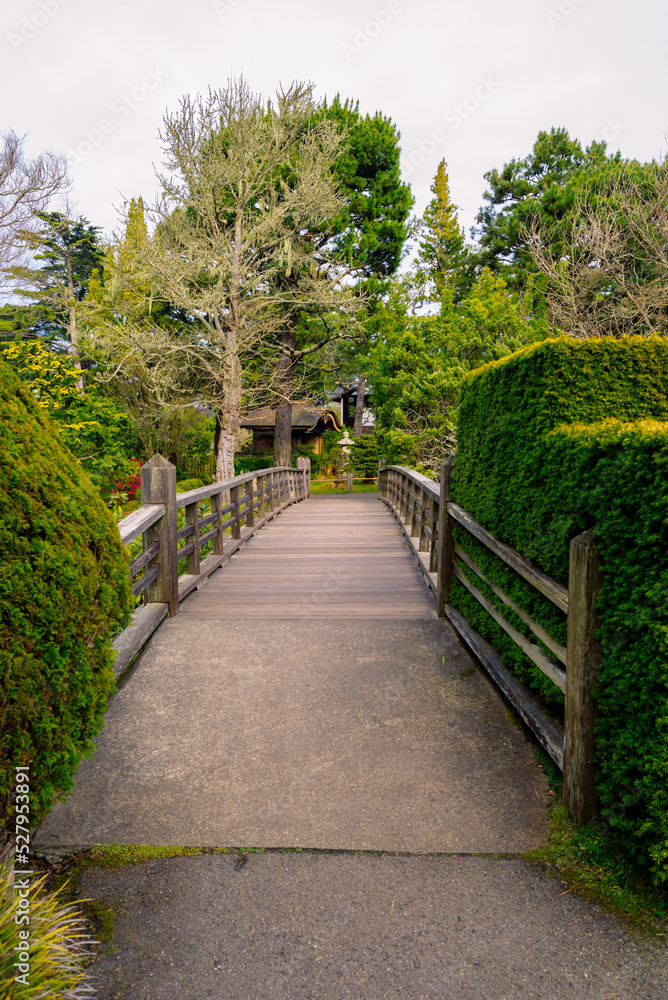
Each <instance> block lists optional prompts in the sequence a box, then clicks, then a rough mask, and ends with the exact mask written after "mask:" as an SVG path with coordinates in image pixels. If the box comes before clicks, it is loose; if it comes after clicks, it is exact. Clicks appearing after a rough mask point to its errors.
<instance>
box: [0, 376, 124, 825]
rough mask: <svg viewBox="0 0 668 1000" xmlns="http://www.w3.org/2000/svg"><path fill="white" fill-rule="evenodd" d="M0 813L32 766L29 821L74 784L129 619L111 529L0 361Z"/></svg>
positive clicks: (120, 551)
mask: <svg viewBox="0 0 668 1000" xmlns="http://www.w3.org/2000/svg"><path fill="white" fill-rule="evenodd" d="M0 423H1V424H2V438H1V442H0V512H1V513H0V551H1V552H2V558H3V567H2V574H0V760H1V761H2V764H1V765H0V810H1V812H2V823H3V824H4V825H5V827H6V828H7V829H9V828H11V826H12V825H13V824H12V818H11V817H12V812H13V808H12V807H11V806H10V802H11V795H12V785H13V776H14V770H13V769H14V766H15V765H17V764H23V765H29V766H30V778H31V781H30V793H31V801H30V808H31V814H30V818H31V823H33V824H37V823H39V822H40V821H41V820H42V819H43V818H44V816H45V815H46V813H47V812H48V810H49V808H50V807H51V805H52V803H53V801H54V799H55V798H56V797H57V796H60V795H63V794H65V793H66V792H67V791H69V789H70V788H71V786H72V780H73V776H74V774H75V772H76V769H77V767H78V765H79V762H80V760H81V758H82V756H83V755H85V754H88V753H90V752H92V742H91V741H92V738H93V737H94V736H95V735H96V734H97V733H98V732H99V731H100V729H101V727H102V723H103V717H104V712H105V709H106V705H107V698H108V696H109V694H110V693H111V691H112V690H113V688H114V675H113V661H114V652H113V650H112V647H111V641H112V636H113V634H114V632H115V631H118V630H119V629H120V628H121V627H123V626H124V625H125V624H126V623H127V622H128V621H129V608H130V601H131V591H130V584H129V579H128V571H127V566H128V560H127V555H126V552H125V549H124V548H123V545H122V544H121V541H120V537H119V534H118V528H117V526H116V522H115V520H114V518H113V516H112V515H111V513H110V512H109V511H108V510H107V509H106V507H105V506H104V504H103V503H102V501H101V500H100V498H99V496H98V494H97V492H96V490H95V489H94V488H93V486H92V484H91V482H90V480H89V479H88V478H87V476H86V475H85V474H84V472H83V471H82V469H81V466H80V465H79V463H78V462H77V460H76V459H75V458H74V456H73V455H72V454H71V453H70V452H69V451H68V450H67V448H65V446H64V445H63V444H62V442H61V441H60V439H59V437H58V433H57V431H56V429H55V427H54V425H53V424H52V422H51V420H50V418H49V417H48V416H47V414H46V413H45V411H44V410H42V409H40V408H39V407H38V406H37V404H36V403H35V401H34V399H33V398H32V395H31V394H30V392H29V391H28V390H27V389H26V388H25V387H24V386H23V385H22V384H21V383H20V382H19V381H18V379H17V378H16V377H15V375H14V374H13V372H12V371H11V369H9V368H8V366H6V365H5V364H2V363H0Z"/></svg>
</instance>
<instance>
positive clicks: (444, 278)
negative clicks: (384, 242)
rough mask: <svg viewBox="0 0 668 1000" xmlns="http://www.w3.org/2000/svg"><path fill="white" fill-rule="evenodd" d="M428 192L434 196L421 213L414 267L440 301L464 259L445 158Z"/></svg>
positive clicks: (458, 276)
mask: <svg viewBox="0 0 668 1000" xmlns="http://www.w3.org/2000/svg"><path fill="white" fill-rule="evenodd" d="M431 192H432V194H433V195H434V197H433V198H432V200H431V201H430V202H429V204H428V205H427V208H426V209H425V213H424V215H423V216H422V225H421V230H420V235H421V239H420V243H419V245H418V266H419V268H420V269H422V270H424V271H425V272H426V276H427V280H428V283H430V284H431V285H432V289H431V290H432V292H434V293H435V295H434V298H435V299H437V300H439V301H440V300H441V299H442V297H443V293H444V292H445V289H446V288H447V287H451V288H452V287H454V285H455V284H459V283H460V281H461V276H462V271H463V268H464V265H465V262H466V259H467V253H466V245H465V237H464V229H463V227H462V226H460V225H459V220H458V216H457V206H456V205H454V204H453V202H452V199H451V197H450V182H449V178H448V172H447V164H446V162H445V160H441V162H440V163H439V165H438V170H437V172H436V177H435V178H434V182H433V184H432V185H431Z"/></svg>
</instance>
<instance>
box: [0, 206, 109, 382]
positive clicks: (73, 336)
mask: <svg viewBox="0 0 668 1000" xmlns="http://www.w3.org/2000/svg"><path fill="white" fill-rule="evenodd" d="M36 214H37V218H38V219H39V220H40V221H41V223H42V225H41V227H40V228H39V229H37V230H36V231H35V232H30V231H26V232H24V234H23V239H24V242H25V244H26V246H27V247H28V248H29V249H30V250H31V251H32V253H33V258H32V260H33V264H34V262H38V261H39V262H43V263H42V264H41V266H38V267H35V266H25V265H21V266H16V267H12V268H10V269H9V272H8V273H10V274H11V275H12V277H13V279H14V281H15V282H16V284H17V286H18V287H17V288H16V292H17V293H18V294H20V295H22V296H24V297H26V298H28V299H31V300H32V301H33V302H35V303H36V304H37V305H38V306H39V307H40V309H41V311H42V312H43V313H44V314H45V320H44V324H43V331H44V332H45V333H47V334H50V335H51V337H52V338H54V339H56V338H57V339H61V340H68V341H69V342H70V344H71V345H72V347H71V351H72V356H73V359H74V363H75V365H76V367H77V368H81V357H80V350H79V330H78V326H77V308H78V305H79V304H80V303H81V302H83V300H84V299H85V297H86V295H87V294H88V286H89V282H90V279H91V276H92V274H93V271H94V270H95V269H99V268H100V267H101V265H102V261H103V259H104V254H103V251H102V249H101V248H100V246H99V242H98V233H99V231H100V230H99V227H98V226H92V225H91V224H90V223H89V222H88V220H87V219H84V218H83V217H80V218H79V219H78V220H77V221H73V220H71V219H68V218H67V217H66V216H65V215H63V214H62V213H61V212H38V213H36Z"/></svg>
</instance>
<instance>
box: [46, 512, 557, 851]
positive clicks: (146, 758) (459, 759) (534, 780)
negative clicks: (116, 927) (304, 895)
mask: <svg viewBox="0 0 668 1000" xmlns="http://www.w3.org/2000/svg"><path fill="white" fill-rule="evenodd" d="M297 616H299V617H297ZM97 742H98V749H97V751H96V753H95V754H94V756H93V757H92V759H90V760H87V761H84V763H83V764H82V766H81V768H80V770H79V773H78V775H77V780H76V790H75V792H74V793H73V794H72V795H71V796H70V797H69V798H68V800H67V801H66V802H65V803H62V804H59V805H58V806H56V808H55V809H54V810H53V812H52V813H51V815H50V816H49V818H48V819H47V821H46V823H45V824H44V825H43V827H42V828H41V830H40V831H39V834H38V836H37V838H36V846H37V847H38V848H41V849H51V850H65V849H68V848H79V847H82V846H87V845H90V844H94V843H102V844H104V843H117V844H118V843H120V844H123V843H125V844H127V843H144V844H162V845H197V846H244V847H303V848H321V849H348V850H380V851H414V852H426V851H429V852H434V851H436V852H440V851H447V852H450V851H459V852H481V851H483V852H494V851H523V850H526V849H527V848H529V847H532V846H536V845H538V844H540V843H541V842H542V841H543V840H544V838H545V836H546V833H547V820H546V809H545V804H546V802H547V797H546V792H547V786H546V781H545V778H544V776H543V774H542V772H541V771H540V769H539V768H538V766H537V764H536V762H535V760H534V758H533V754H532V749H531V745H530V744H529V743H528V742H527V741H526V739H525V737H524V734H523V732H522V731H521V730H520V729H518V728H516V727H515V726H514V725H512V724H511V722H510V721H509V720H508V718H507V715H506V709H505V707H504V705H503V703H502V701H501V699H500V698H499V696H498V695H497V694H496V691H495V690H494V689H493V687H492V686H491V684H490V683H489V682H488V681H487V679H486V678H485V677H484V676H483V675H482V674H481V673H480V672H478V670H477V669H476V668H475V666H474V664H473V663H472V661H471V659H470V658H469V656H468V655H467V654H466V653H465V652H464V650H463V649H462V648H461V647H460V645H459V643H458V641H457V639H456V638H455V635H454V633H453V631H452V629H451V628H450V627H449V626H448V625H446V624H444V623H443V622H442V621H439V620H438V619H437V617H436V614H435V610H434V604H433V599H432V597H431V594H430V592H429V591H428V590H427V588H426V587H425V586H424V583H423V582H422V578H421V576H420V573H419V571H418V569H417V567H416V566H415V564H414V562H413V558H412V555H411V552H410V548H409V546H408V545H407V543H406V542H405V540H404V539H403V537H402V534H401V530H400V528H399V526H398V525H397V523H396V521H395V520H394V518H393V517H392V516H391V514H390V513H389V511H388V510H387V509H386V508H385V507H384V506H383V505H381V504H380V503H378V501H377V500H376V499H375V497H373V496H356V495H353V496H350V497H342V498H322V499H312V500H310V501H307V502H306V503H303V504H299V505H297V506H295V507H292V508H290V509H288V510H287V511H286V512H285V513H284V514H282V515H281V517H280V518H279V519H278V521H277V522H276V524H274V523H271V524H270V525H269V526H267V527H266V528H265V529H264V530H263V531H262V532H260V533H259V534H258V535H257V536H256V537H255V538H253V540H252V541H249V543H248V544H247V545H246V547H245V548H244V549H243V551H242V552H240V553H239V554H238V555H237V556H235V557H234V558H233V559H232V560H231V561H230V563H229V564H228V566H226V567H224V568H223V569H222V570H220V571H218V573H217V574H214V576H213V578H212V580H211V582H210V583H209V584H208V585H207V587H206V588H205V589H204V590H202V591H201V592H200V593H198V594H195V595H193V596H192V597H191V598H188V600H187V601H186V602H185V603H184V605H183V610H182V612H181V613H180V614H179V615H178V616H176V617H175V618H173V619H171V620H170V621H168V622H166V623H164V624H163V625H162V626H161V627H160V629H159V630H158V632H157V633H156V635H155V637H154V638H153V639H152V641H151V643H150V645H149V647H148V648H147V649H146V651H145V652H144V653H143V655H142V657H141V659H140V661H139V663H138V664H137V666H136V667H135V669H134V672H133V673H132V675H131V676H130V678H129V680H128V681H127V682H126V683H125V684H124V686H123V687H122V689H121V690H120V691H119V693H118V694H116V695H115V696H114V697H113V698H112V700H111V703H110V707H109V712H108V715H107V723H106V726H105V729H104V731H103V732H102V734H101V736H100V738H99V740H98V741H97Z"/></svg>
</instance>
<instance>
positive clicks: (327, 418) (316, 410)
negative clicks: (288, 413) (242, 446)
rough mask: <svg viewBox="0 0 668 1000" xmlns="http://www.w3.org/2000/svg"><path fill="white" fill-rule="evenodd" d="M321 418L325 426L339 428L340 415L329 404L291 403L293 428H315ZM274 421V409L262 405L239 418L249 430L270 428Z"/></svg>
mask: <svg viewBox="0 0 668 1000" xmlns="http://www.w3.org/2000/svg"><path fill="white" fill-rule="evenodd" d="M320 420H323V422H324V423H325V425H326V426H327V427H332V428H333V429H334V430H335V431H340V430H341V416H340V414H339V413H337V411H336V410H333V409H331V408H330V407H329V406H315V405H314V404H313V403H293V404H292V426H293V427H294V428H295V430H304V431H312V430H315V428H316V425H317V424H318V421H320ZM275 423H276V410H274V409H272V407H271V406H263V407H262V408H261V409H259V410H252V411H251V412H250V413H248V414H247V415H246V416H245V417H242V418H241V426H242V427H247V428H250V429H251V430H256V431H259V430H272V431H273V429H274V426H275Z"/></svg>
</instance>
